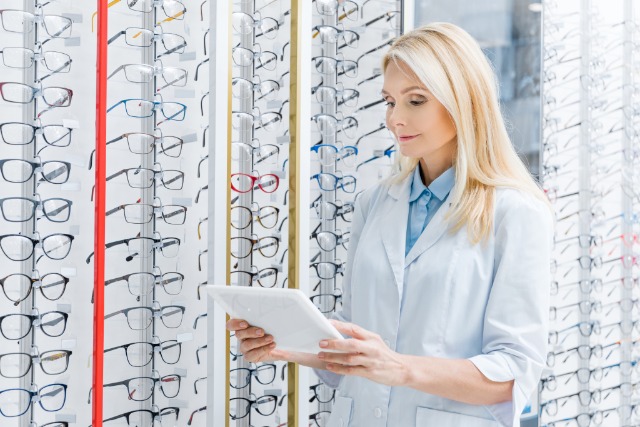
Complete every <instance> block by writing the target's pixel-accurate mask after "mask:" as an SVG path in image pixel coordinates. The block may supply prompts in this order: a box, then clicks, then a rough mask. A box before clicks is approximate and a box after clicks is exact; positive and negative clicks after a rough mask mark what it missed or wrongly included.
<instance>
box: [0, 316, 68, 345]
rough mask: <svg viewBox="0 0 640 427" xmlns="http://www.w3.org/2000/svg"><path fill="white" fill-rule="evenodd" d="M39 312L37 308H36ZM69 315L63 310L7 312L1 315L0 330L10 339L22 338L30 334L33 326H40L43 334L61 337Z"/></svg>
mask: <svg viewBox="0 0 640 427" xmlns="http://www.w3.org/2000/svg"><path fill="white" fill-rule="evenodd" d="M34 312H36V313H37V310H34ZM68 318H69V315H68V314H67V313H63V312H62V311H48V312H46V313H42V314H39V313H38V314H5V315H4V316H0V332H2V336H3V337H5V338H6V339H8V340H14V341H15V340H21V339H22V338H24V337H26V336H27V335H29V333H30V332H31V328H33V327H34V326H38V327H40V330H41V331H42V333H43V334H45V335H46V336H49V337H59V336H60V335H62V334H63V333H64V331H65V330H66V329H67V319H68Z"/></svg>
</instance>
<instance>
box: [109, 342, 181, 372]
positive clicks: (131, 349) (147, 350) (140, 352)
mask: <svg viewBox="0 0 640 427" xmlns="http://www.w3.org/2000/svg"><path fill="white" fill-rule="evenodd" d="M119 349H123V350H124V352H125V355H126V357H127V362H129V365H131V366H133V367H142V366H147V365H148V364H149V363H150V362H151V360H152V359H153V358H154V356H155V355H156V354H160V357H161V358H162V360H163V362H164V363H166V364H168V365H175V364H176V363H178V361H179V360H180V355H181V353H182V343H179V342H178V341H176V340H166V341H162V342H159V343H152V342H132V343H129V344H123V345H119V346H117V347H112V348H108V349H106V350H105V351H104V352H105V353H108V352H110V351H116V350H119Z"/></svg>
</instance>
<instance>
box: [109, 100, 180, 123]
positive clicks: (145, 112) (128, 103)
mask: <svg viewBox="0 0 640 427" xmlns="http://www.w3.org/2000/svg"><path fill="white" fill-rule="evenodd" d="M120 104H122V105H124V109H125V112H126V113H127V115H128V116H129V117H133V118H137V119H143V118H147V117H152V116H153V114H154V113H155V112H156V111H160V112H161V113H162V115H163V117H164V118H165V119H166V120H175V121H177V122H181V121H183V120H184V118H185V115H186V111H187V106H186V105H184V104H182V103H180V102H158V101H147V100H145V99H141V98H129V99H123V100H122V101H118V102H117V103H115V104H114V105H112V106H111V107H110V108H109V109H108V110H107V113H108V112H110V111H112V110H113V109H114V108H116V107H117V106H118V105H120Z"/></svg>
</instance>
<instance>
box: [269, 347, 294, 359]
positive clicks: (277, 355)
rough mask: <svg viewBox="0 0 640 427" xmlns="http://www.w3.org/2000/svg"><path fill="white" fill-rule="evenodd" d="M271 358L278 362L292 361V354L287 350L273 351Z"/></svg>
mask: <svg viewBox="0 0 640 427" xmlns="http://www.w3.org/2000/svg"><path fill="white" fill-rule="evenodd" d="M271 356H272V357H273V358H274V359H277V360H287V361H289V360H291V357H292V354H291V353H290V352H288V351H285V350H279V349H277V348H276V349H274V350H271Z"/></svg>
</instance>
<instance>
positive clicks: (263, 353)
mask: <svg viewBox="0 0 640 427" xmlns="http://www.w3.org/2000/svg"><path fill="white" fill-rule="evenodd" d="M274 348H276V343H273V342H272V343H271V344H269V345H266V346H263V347H259V348H256V349H254V350H251V351H248V352H247V353H245V354H244V359H245V360H246V361H248V362H254V363H255V362H261V361H263V360H266V359H268V358H269V353H270V352H271V350H273V349H274Z"/></svg>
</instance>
